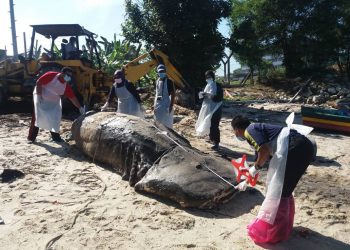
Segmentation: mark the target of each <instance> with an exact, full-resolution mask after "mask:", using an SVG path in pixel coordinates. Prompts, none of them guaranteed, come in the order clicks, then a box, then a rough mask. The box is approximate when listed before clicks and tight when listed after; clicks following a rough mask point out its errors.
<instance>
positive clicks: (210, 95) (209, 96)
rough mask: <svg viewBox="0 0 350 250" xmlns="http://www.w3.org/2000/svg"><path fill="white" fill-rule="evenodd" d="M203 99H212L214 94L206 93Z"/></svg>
mask: <svg viewBox="0 0 350 250" xmlns="http://www.w3.org/2000/svg"><path fill="white" fill-rule="evenodd" d="M203 97H204V98H211V97H212V94H210V93H206V92H204V93H203Z"/></svg>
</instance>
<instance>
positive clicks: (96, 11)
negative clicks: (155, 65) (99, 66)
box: [0, 0, 239, 75]
mask: <svg viewBox="0 0 350 250" xmlns="http://www.w3.org/2000/svg"><path fill="white" fill-rule="evenodd" d="M13 1H14V4H15V6H14V9H15V19H16V34H17V47H18V52H19V53H22V52H23V51H24V45H23V44H24V43H23V32H25V33H26V40H27V47H29V43H30V36H31V32H32V31H31V27H30V25H32V24H58V23H67V24H68V23H77V24H80V25H82V26H84V27H85V28H86V29H87V30H90V31H91V32H94V33H96V34H98V35H99V36H104V37H106V38H107V39H108V40H112V38H113V35H114V33H115V34H117V38H118V39H119V38H121V37H119V36H118V35H120V33H121V23H122V22H123V20H124V14H125V12H124V0H83V1H81V0H33V1H28V0H13ZM10 27H11V24H10V14H9V1H8V0H0V34H1V38H0V49H5V46H6V49H7V53H8V54H9V55H12V54H13V52H12V51H13V49H12V40H11V30H10ZM219 30H220V31H221V32H222V33H223V35H224V36H228V28H227V25H226V24H224V23H223V24H221V25H220V27H219ZM238 67H239V65H238V64H237V63H236V62H234V61H232V62H231V69H235V68H238ZM222 72H223V69H220V70H218V72H217V73H218V74H220V75H221V74H223V73H222Z"/></svg>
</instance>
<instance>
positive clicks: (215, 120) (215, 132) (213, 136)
mask: <svg viewBox="0 0 350 250" xmlns="http://www.w3.org/2000/svg"><path fill="white" fill-rule="evenodd" d="M221 114H222V108H221V106H220V108H218V109H217V110H216V111H215V113H214V114H213V116H212V117H211V126H210V133H209V139H210V140H211V141H212V142H213V143H214V144H219V143H220V130H219V124H220V120H221Z"/></svg>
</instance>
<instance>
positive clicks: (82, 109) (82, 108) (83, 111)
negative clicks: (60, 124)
mask: <svg viewBox="0 0 350 250" xmlns="http://www.w3.org/2000/svg"><path fill="white" fill-rule="evenodd" d="M79 112H80V114H81V115H83V114H85V109H84V107H80V108H79Z"/></svg>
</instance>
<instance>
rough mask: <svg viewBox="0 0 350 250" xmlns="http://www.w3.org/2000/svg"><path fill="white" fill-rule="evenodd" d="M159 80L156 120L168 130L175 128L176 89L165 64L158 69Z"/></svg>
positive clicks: (155, 104)
mask: <svg viewBox="0 0 350 250" xmlns="http://www.w3.org/2000/svg"><path fill="white" fill-rule="evenodd" d="M157 74H158V79H157V82H156V95H155V98H154V120H155V121H156V122H159V123H162V124H163V125H164V126H166V127H168V128H173V120H174V110H173V107H174V102H175V87H174V83H173V81H172V80H170V79H169V78H168V77H167V75H166V68H165V66H164V65H163V64H160V65H158V67H157Z"/></svg>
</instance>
